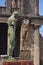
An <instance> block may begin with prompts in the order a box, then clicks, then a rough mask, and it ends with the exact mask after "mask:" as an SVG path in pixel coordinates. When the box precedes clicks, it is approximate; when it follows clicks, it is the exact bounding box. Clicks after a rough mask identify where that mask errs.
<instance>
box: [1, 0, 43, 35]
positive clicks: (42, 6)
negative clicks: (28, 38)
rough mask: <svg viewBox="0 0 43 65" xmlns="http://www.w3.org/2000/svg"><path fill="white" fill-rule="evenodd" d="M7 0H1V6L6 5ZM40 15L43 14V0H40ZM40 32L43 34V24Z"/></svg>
mask: <svg viewBox="0 0 43 65" xmlns="http://www.w3.org/2000/svg"><path fill="white" fill-rule="evenodd" d="M4 3H5V0H0V6H4V5H5V4H4ZM39 15H40V16H42V15H43V0H39ZM39 31H40V34H41V35H42V36H43V26H41V28H40V29H39Z"/></svg>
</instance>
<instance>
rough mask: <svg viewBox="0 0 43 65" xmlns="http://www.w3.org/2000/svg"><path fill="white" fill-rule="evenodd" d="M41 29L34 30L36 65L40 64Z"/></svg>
mask: <svg viewBox="0 0 43 65" xmlns="http://www.w3.org/2000/svg"><path fill="white" fill-rule="evenodd" d="M38 29H39V27H37V26H36V27H35V30H34V65H39V62H40V59H39V57H40V55H39V54H40V53H39V30H38Z"/></svg>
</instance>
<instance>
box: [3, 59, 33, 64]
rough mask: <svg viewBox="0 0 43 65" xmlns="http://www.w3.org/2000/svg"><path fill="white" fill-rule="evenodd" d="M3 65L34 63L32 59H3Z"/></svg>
mask: <svg viewBox="0 0 43 65" xmlns="http://www.w3.org/2000/svg"><path fill="white" fill-rule="evenodd" d="M3 65H34V63H33V61H31V60H30V61H29V60H28V61H27V60H20V61H14V62H13V61H10V62H9V61H4V62H3Z"/></svg>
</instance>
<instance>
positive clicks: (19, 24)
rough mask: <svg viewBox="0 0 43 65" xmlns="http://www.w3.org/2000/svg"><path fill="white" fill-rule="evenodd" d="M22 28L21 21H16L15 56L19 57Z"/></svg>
mask: <svg viewBox="0 0 43 65" xmlns="http://www.w3.org/2000/svg"><path fill="white" fill-rule="evenodd" d="M20 29H21V22H17V23H16V32H15V48H14V50H13V57H16V58H17V57H19V54H20Z"/></svg>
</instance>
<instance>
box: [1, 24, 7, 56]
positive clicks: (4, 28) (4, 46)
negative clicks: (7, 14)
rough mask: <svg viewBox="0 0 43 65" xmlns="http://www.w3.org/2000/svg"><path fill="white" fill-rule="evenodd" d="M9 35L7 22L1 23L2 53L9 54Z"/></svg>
mask: <svg viewBox="0 0 43 65" xmlns="http://www.w3.org/2000/svg"><path fill="white" fill-rule="evenodd" d="M7 35H8V25H7V23H0V55H6V54H7Z"/></svg>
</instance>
